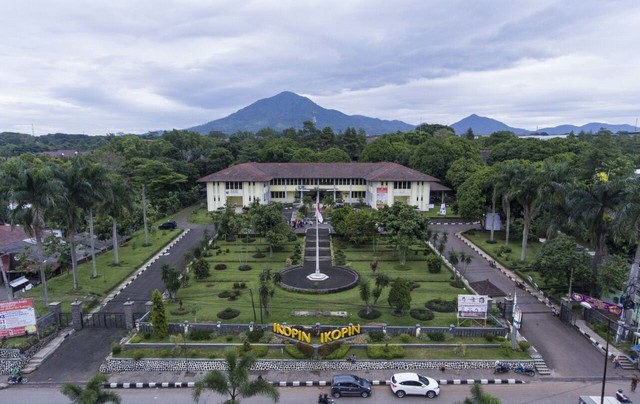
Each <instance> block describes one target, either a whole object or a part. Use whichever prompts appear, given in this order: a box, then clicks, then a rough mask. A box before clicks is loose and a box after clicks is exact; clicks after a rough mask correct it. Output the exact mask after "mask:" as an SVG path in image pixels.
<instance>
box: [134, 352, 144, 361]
mask: <svg viewBox="0 0 640 404" xmlns="http://www.w3.org/2000/svg"><path fill="white" fill-rule="evenodd" d="M131 357H132V358H133V360H134V361H139V360H140V359H142V358H144V353H143V352H142V351H141V350H139V349H136V350H134V351H133V354H132V355H131Z"/></svg>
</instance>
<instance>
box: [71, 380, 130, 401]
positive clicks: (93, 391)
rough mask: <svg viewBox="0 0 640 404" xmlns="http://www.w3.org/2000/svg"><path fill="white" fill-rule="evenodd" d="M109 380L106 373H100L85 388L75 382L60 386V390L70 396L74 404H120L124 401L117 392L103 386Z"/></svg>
mask: <svg viewBox="0 0 640 404" xmlns="http://www.w3.org/2000/svg"><path fill="white" fill-rule="evenodd" d="M107 380H108V378H107V376H106V375H104V374H102V373H98V374H96V375H95V376H93V377H92V378H91V379H90V380H89V381H88V382H87V386H86V387H85V388H82V387H81V386H79V385H77V384H75V383H65V384H64V385H63V386H62V387H61V388H60V392H61V393H62V394H64V395H65V396H67V397H69V399H70V400H71V402H72V403H73V404H102V403H116V404H120V403H121V402H122V401H121V399H120V396H119V395H118V394H117V393H115V392H113V391H105V390H104V388H103V387H102V386H103V385H104V384H105V383H106V382H107Z"/></svg>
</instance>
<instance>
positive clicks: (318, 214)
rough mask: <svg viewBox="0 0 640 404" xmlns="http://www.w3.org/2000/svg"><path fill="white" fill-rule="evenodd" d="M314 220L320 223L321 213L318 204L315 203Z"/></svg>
mask: <svg viewBox="0 0 640 404" xmlns="http://www.w3.org/2000/svg"><path fill="white" fill-rule="evenodd" d="M316 220H317V221H318V223H322V220H323V219H322V213H320V204H319V203H316Z"/></svg>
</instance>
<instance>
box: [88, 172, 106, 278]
mask: <svg viewBox="0 0 640 404" xmlns="http://www.w3.org/2000/svg"><path fill="white" fill-rule="evenodd" d="M83 171H84V173H83V175H84V178H85V180H86V181H87V183H88V184H89V185H90V188H89V190H88V192H87V193H85V194H84V195H83V196H82V197H83V200H82V207H83V208H84V209H86V210H88V211H89V240H90V243H91V268H92V271H91V277H92V278H96V277H98V269H97V265H96V248H95V240H94V239H95V236H94V228H93V219H94V213H95V210H96V208H98V207H99V206H100V203H101V202H102V201H103V200H104V198H105V195H106V194H105V192H106V188H107V170H106V169H105V168H104V166H103V165H101V164H97V163H93V162H90V161H87V164H86V165H85V166H84V170H83Z"/></svg>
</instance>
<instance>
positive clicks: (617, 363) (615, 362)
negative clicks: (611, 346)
mask: <svg viewBox="0 0 640 404" xmlns="http://www.w3.org/2000/svg"><path fill="white" fill-rule="evenodd" d="M619 367H620V358H619V357H618V356H617V355H616V356H614V357H613V368H614V369H618V368H619Z"/></svg>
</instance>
